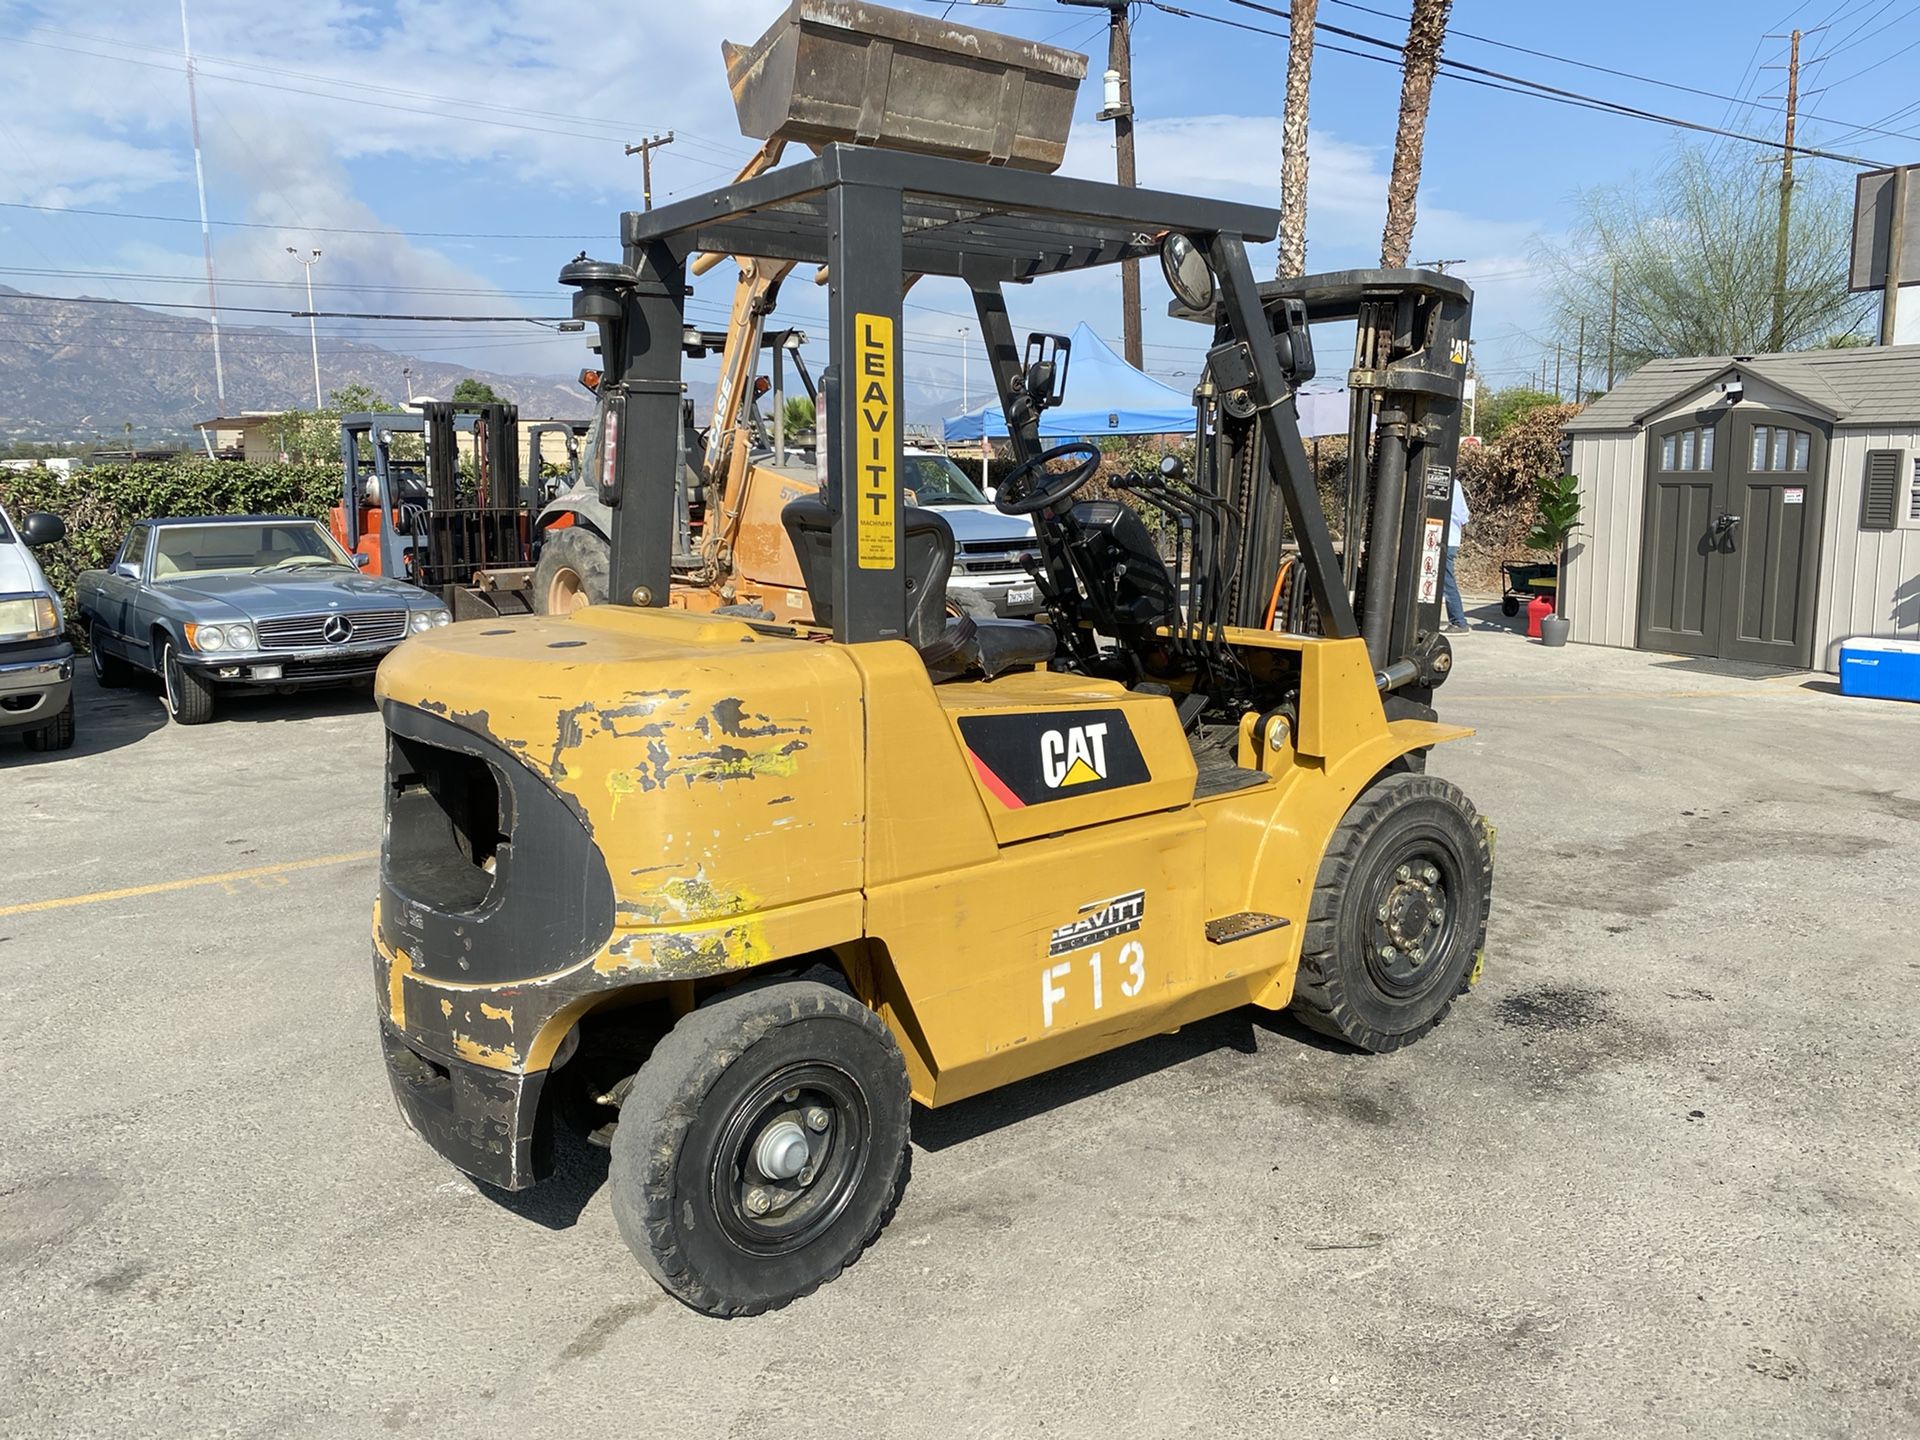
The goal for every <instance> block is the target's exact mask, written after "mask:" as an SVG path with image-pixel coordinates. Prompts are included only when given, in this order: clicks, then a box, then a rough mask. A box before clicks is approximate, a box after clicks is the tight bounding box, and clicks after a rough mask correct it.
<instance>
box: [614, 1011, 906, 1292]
mask: <svg viewBox="0 0 1920 1440" xmlns="http://www.w3.org/2000/svg"><path fill="white" fill-rule="evenodd" d="M789 1095H793V1096H795V1098H794V1099H793V1100H788V1099H787V1098H786V1097H787V1096H789ZM816 1110H826V1111H828V1112H829V1118H828V1121H827V1123H826V1125H825V1127H824V1128H821V1127H819V1126H816V1125H815V1124H813V1123H812V1115H811V1114H810V1112H812V1111H816ZM910 1111H911V1102H910V1100H909V1097H908V1089H907V1071H906V1064H905V1062H904V1061H903V1060H902V1059H901V1056H900V1049H899V1047H898V1046H897V1045H896V1044H895V1043H894V1040H893V1036H892V1034H891V1033H890V1032H889V1031H888V1030H887V1027H886V1026H885V1025H884V1024H883V1023H882V1022H881V1020H880V1018H879V1016H877V1015H875V1014H874V1013H873V1012H872V1011H871V1010H869V1009H867V1007H866V1006H864V1005H862V1004H861V1003H860V1002H859V1001H858V1000H856V999H854V998H853V997H852V996H850V995H847V994H844V993H842V992H841V991H839V990H836V989H834V988H832V987H830V986H827V985H822V984H817V983H814V982H811V981H792V982H790V983H787V984H783V985H771V986H768V987H766V988H764V989H757V990H752V991H749V992H747V993H744V994H738V995H727V996H725V997H724V998H722V999H720V1000H717V1001H715V1002H713V1003H712V1004H710V1005H706V1006H703V1007H701V1008H700V1009H698V1010H695V1011H694V1012H693V1013H692V1014H690V1015H687V1016H685V1017H684V1018H682V1019H681V1020H680V1022H679V1023H678V1024H677V1025H675V1026H674V1027H673V1029H672V1030H671V1031H669V1032H668V1034H667V1036H666V1038H665V1039H663V1040H661V1042H660V1043H659V1044H658V1045H657V1046H655V1047H654V1051H653V1053H652V1054H651V1055H650V1056H648V1058H647V1062H646V1064H644V1065H642V1066H641V1067H640V1073H639V1074H638V1075H637V1076H636V1077H635V1078H634V1083H633V1088H632V1089H631V1090H629V1091H628V1092H627V1096H626V1098H625V1100H624V1101H623V1102H622V1104H621V1107H620V1128H619V1129H618V1130H616V1131H615V1132H614V1136H613V1156H612V1169H611V1179H612V1192H613V1194H612V1201H613V1215H614V1219H615V1220H616V1221H617V1222H618V1223H619V1226H620V1233H621V1235H622V1236H623V1237H624V1238H625V1240H626V1242H627V1244H628V1246H629V1247H630V1248H631V1249H632V1250H633V1253H634V1254H635V1255H636V1256H638V1257H639V1260H640V1263H641V1264H642V1265H643V1266H645V1267H646V1269H647V1271H648V1273H650V1274H651V1275H652V1276H653V1278H654V1279H656V1280H658V1281H659V1282H660V1284H661V1285H662V1286H663V1287H664V1288H665V1289H666V1290H667V1292H668V1293H669V1294H671V1295H672V1296H674V1297H675V1298H676V1299H678V1300H680V1301H682V1302H683V1303H685V1304H686V1305H688V1306H690V1307H692V1308H693V1309H695V1310H700V1311H703V1312H705V1313H706V1314H709V1315H723V1316H733V1315H758V1314H760V1313H762V1312H763V1311H766V1310H777V1309H779V1308H780V1307H781V1306H783V1305H785V1304H787V1303H788V1302H789V1301H792V1300H796V1299H798V1298H799V1297H800V1296H802V1295H807V1294H810V1293H812V1292H813V1291H814V1290H816V1289H818V1288H819V1287H820V1286H821V1285H823V1284H825V1283H826V1282H827V1281H829V1280H831V1279H833V1278H834V1277H835V1276H836V1275H838V1274H839V1273H840V1272H841V1271H842V1270H843V1269H845V1268H846V1267H847V1266H848V1265H851V1264H852V1263H853V1262H854V1261H855V1260H856V1259H857V1258H859V1255H860V1252H861V1251H863V1250H865V1249H866V1248H867V1246H868V1245H869V1244H871V1243H872V1241H873V1238H874V1237H875V1236H876V1235H878V1234H879V1233H880V1231H881V1229H882V1227H884V1226H885V1225H886V1223H887V1221H888V1220H889V1219H890V1218H892V1215H893V1209H894V1205H895V1204H896V1203H897V1201H898V1199H899V1196H900V1190H901V1187H902V1186H903V1184H904V1183H905V1180H906V1172H907V1164H908V1154H909V1152H908V1148H907V1131H908V1124H909V1118H910ZM785 1125H792V1126H794V1127H796V1128H798V1129H799V1131H800V1134H801V1138H802V1139H804V1141H805V1143H806V1147H807V1156H808V1158H807V1165H808V1169H809V1170H812V1171H814V1172H816V1173H814V1174H813V1178H812V1179H811V1180H809V1181H807V1182H804V1183H803V1182H801V1180H800V1179H799V1177H798V1176H789V1177H787V1178H786V1179H784V1180H781V1179H773V1178H768V1176H769V1174H770V1173H771V1172H770V1171H769V1170H766V1169H762V1168H761V1166H760V1165H759V1163H758V1161H759V1158H760V1156H759V1152H760V1151H761V1149H762V1147H763V1146H765V1145H768V1144H771V1143H773V1142H774V1141H777V1140H779V1139H780V1138H781V1136H782V1133H785V1134H786V1137H787V1139H788V1141H789V1143H791V1138H792V1137H791V1132H782V1129H781V1127H783V1126H785ZM780 1168H781V1167H779V1166H777V1165H776V1166H773V1167H771V1169H772V1170H774V1171H777V1170H778V1169H780ZM806 1173H808V1171H807V1170H803V1171H802V1172H801V1174H806ZM766 1199H771V1200H772V1201H773V1202H774V1205H775V1209H774V1210H772V1211H771V1212H766V1211H763V1212H761V1213H759V1214H755V1213H752V1211H751V1207H752V1205H753V1204H754V1203H755V1201H756V1200H766Z"/></svg>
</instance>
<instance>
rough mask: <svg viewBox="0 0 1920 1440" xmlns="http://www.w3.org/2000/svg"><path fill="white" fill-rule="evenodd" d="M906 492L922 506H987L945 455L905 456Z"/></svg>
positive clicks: (969, 481)
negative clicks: (911, 494)
mask: <svg viewBox="0 0 1920 1440" xmlns="http://www.w3.org/2000/svg"><path fill="white" fill-rule="evenodd" d="M906 467H907V470H906V476H905V479H906V483H907V489H909V490H911V491H913V494H914V502H915V503H916V504H919V505H985V504H986V503H987V497H986V496H984V495H982V494H981V493H980V490H979V487H977V486H976V485H975V484H974V483H973V482H972V481H971V480H969V479H968V478H967V476H966V472H965V471H963V470H961V468H960V467H959V466H958V465H956V464H954V463H953V461H951V460H949V459H948V458H947V457H946V456H944V455H909V456H907V457H906Z"/></svg>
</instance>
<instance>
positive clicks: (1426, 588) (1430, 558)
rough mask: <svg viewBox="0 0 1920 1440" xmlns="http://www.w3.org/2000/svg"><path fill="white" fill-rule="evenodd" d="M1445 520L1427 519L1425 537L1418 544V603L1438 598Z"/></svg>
mask: <svg viewBox="0 0 1920 1440" xmlns="http://www.w3.org/2000/svg"><path fill="white" fill-rule="evenodd" d="M1446 540H1447V522H1446V521H1444V520H1429V521H1427V534H1426V539H1425V540H1424V541H1423V542H1422V543H1421V546H1420V603H1421V604H1422V605H1431V604H1433V602H1434V601H1436V600H1438V599H1439V598H1440V552H1441V550H1442V549H1443V548H1444V546H1445V545H1446Z"/></svg>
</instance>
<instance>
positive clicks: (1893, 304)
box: [1880, 165, 1907, 345]
mask: <svg viewBox="0 0 1920 1440" xmlns="http://www.w3.org/2000/svg"><path fill="white" fill-rule="evenodd" d="M1887 204H1888V206H1889V207H1890V209H1889V210H1888V213H1887V279H1886V283H1885V284H1883V285H1882V286H1881V287H1880V343H1881V344H1882V345H1891V344H1893V325H1894V317H1895V315H1896V313H1897V312H1898V311H1899V309H1900V278H1901V277H1900V255H1901V251H1902V250H1903V249H1904V248H1905V247H1906V243H1907V167H1906V166H1904V165H1901V166H1898V167H1896V168H1895V170H1894V172H1893V183H1892V184H1891V185H1889V186H1888V187H1887Z"/></svg>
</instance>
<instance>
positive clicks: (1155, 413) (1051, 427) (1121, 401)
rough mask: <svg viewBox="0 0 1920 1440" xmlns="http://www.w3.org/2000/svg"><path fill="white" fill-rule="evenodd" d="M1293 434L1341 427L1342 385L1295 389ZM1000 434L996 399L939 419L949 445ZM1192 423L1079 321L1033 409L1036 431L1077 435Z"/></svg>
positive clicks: (1003, 432) (1180, 400) (1177, 403)
mask: <svg viewBox="0 0 1920 1440" xmlns="http://www.w3.org/2000/svg"><path fill="white" fill-rule="evenodd" d="M1297 403H1298V405H1299V409H1300V433H1301V435H1302V436H1303V437H1305V438H1308V439H1312V438H1317V437H1319V436H1322V435H1345V434H1346V433H1347V390H1346V387H1345V386H1344V385H1342V386H1339V387H1337V388H1333V389H1330V390H1317V391H1315V390H1303V391H1301V392H1300V394H1299V397H1298V402H1297ZM983 424H984V426H985V427H986V433H987V436H988V437H989V438H990V439H994V440H1004V439H1006V438H1007V417H1006V416H1004V415H1002V414H1001V413H1000V406H999V404H998V403H997V402H994V403H989V404H986V405H983V406H981V407H980V408H979V409H978V410H970V411H968V412H967V413H966V414H964V415H955V416H953V417H952V418H951V419H949V420H947V421H946V422H944V423H943V425H942V426H941V432H942V434H943V435H944V436H945V438H946V440H947V442H948V443H949V444H953V443H955V442H959V443H966V442H969V441H975V440H978V439H979V438H980V431H981V427H982V425H983ZM1192 430H1193V399H1192V397H1191V396H1190V395H1188V394H1187V393H1186V392H1184V391H1180V390H1176V389H1174V388H1173V387H1172V386H1171V385H1162V384H1161V383H1160V382H1159V381H1158V380H1155V379H1154V378H1153V377H1152V376H1150V375H1143V374H1142V373H1141V372H1140V371H1138V370H1136V369H1134V368H1133V367H1132V366H1131V365H1129V364H1127V362H1126V361H1125V360H1122V359H1121V358H1120V357H1119V356H1118V355H1116V354H1114V352H1113V351H1112V349H1111V348H1109V347H1108V345H1107V343H1106V341H1104V340H1102V339H1101V338H1100V337H1099V336H1098V335H1096V334H1094V333H1093V330H1092V327H1090V326H1089V325H1088V324H1087V323H1086V321H1084V320H1083V321H1081V322H1080V324H1079V325H1077V326H1075V327H1074V331H1073V348H1072V350H1071V351H1070V353H1069V355H1068V360H1067V391H1066V396H1065V398H1064V399H1063V400H1062V401H1061V403H1060V404H1058V405H1056V406H1055V407H1053V408H1052V409H1050V410H1046V411H1043V412H1042V414H1041V416H1040V438H1041V439H1042V440H1049V441H1061V440H1078V439H1081V438H1083V437H1087V436H1095V435H1185V434H1188V433H1190V432H1191V431H1192Z"/></svg>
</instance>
